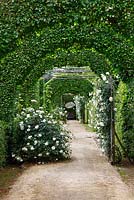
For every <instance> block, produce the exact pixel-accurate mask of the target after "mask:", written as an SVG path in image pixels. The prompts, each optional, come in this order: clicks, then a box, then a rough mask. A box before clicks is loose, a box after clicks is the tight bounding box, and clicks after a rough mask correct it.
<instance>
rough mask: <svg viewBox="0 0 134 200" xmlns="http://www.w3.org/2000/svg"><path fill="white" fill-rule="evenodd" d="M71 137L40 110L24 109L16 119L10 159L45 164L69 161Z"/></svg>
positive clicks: (60, 123) (55, 121)
mask: <svg viewBox="0 0 134 200" xmlns="http://www.w3.org/2000/svg"><path fill="white" fill-rule="evenodd" d="M70 141H71V135H70V133H69V132H68V131H67V130H66V129H65V128H64V126H63V124H62V122H59V121H57V120H56V119H54V118H53V115H51V114H48V115H47V114H46V113H45V112H44V111H43V108H42V107H40V108H39V109H38V110H36V109H34V108H23V109H22V112H21V113H20V114H19V115H17V117H16V118H15V129H14V135H13V151H12V158H13V159H14V160H17V161H18V162H24V161H32V162H33V161H34V162H38V163H44V162H46V161H54V160H61V159H68V158H70V154H71V149H70Z"/></svg>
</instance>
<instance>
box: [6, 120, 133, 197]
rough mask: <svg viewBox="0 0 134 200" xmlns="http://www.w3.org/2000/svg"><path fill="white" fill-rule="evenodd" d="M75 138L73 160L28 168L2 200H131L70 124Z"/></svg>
mask: <svg viewBox="0 0 134 200" xmlns="http://www.w3.org/2000/svg"><path fill="white" fill-rule="evenodd" d="M67 126H68V128H69V129H70V130H71V131H72V133H73V134H74V139H73V143H72V149H73V155H72V160H71V161H67V162H61V163H55V164H46V165H40V166H39V165H38V166H33V167H30V168H29V169H28V170H26V171H25V172H24V173H23V175H22V176H20V177H19V178H18V180H17V181H16V183H15V184H14V185H13V187H12V189H11V190H10V192H9V195H8V196H7V197H6V198H5V199H4V200H132V199H134V197H131V196H130V193H129V190H128V188H127V186H126V185H125V183H123V182H122V180H121V178H120V176H119V174H118V173H117V171H116V169H115V168H114V167H113V166H111V165H110V164H109V163H108V162H107V160H106V158H105V157H104V156H103V155H102V154H101V151H100V149H99V148H98V147H97V145H96V142H95V140H94V134H93V133H89V132H87V131H86V130H85V128H84V127H83V126H82V125H80V124H79V123H78V122H76V121H69V122H68V125H67Z"/></svg>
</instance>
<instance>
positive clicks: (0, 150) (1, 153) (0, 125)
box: [0, 121, 7, 167]
mask: <svg viewBox="0 0 134 200" xmlns="http://www.w3.org/2000/svg"><path fill="white" fill-rule="evenodd" d="M6 128H7V126H6V124H5V123H4V122H3V121H0V167H1V166H3V165H4V164H5V162H6V156H7V152H6V148H7V142H6Z"/></svg>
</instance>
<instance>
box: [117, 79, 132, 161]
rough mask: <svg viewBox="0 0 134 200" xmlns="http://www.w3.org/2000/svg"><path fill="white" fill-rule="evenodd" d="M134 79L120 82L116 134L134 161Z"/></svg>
mask: <svg viewBox="0 0 134 200" xmlns="http://www.w3.org/2000/svg"><path fill="white" fill-rule="evenodd" d="M133 87H134V79H130V81H129V82H128V83H123V82H120V84H119V86H118V90H117V95H116V108H117V112H116V132H117V134H118V135H119V137H120V139H121V140H122V142H123V145H124V146H125V148H126V150H127V152H128V155H129V157H131V158H132V159H134V88H133Z"/></svg>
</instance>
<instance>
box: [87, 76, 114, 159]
mask: <svg viewBox="0 0 134 200" xmlns="http://www.w3.org/2000/svg"><path fill="white" fill-rule="evenodd" d="M101 77H102V79H99V80H98V81H97V82H96V87H95V90H94V92H93V93H91V94H90V95H91V96H92V99H91V100H90V101H89V103H88V104H89V105H88V106H89V121H88V123H89V127H91V128H93V129H94V130H96V132H97V134H98V139H99V142H100V145H101V147H102V151H103V152H105V153H106V155H107V156H110V148H111V140H110V130H111V103H112V101H110V100H111V99H113V96H111V81H110V75H109V73H106V75H104V74H102V75H101Z"/></svg>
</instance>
